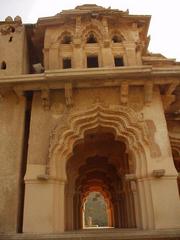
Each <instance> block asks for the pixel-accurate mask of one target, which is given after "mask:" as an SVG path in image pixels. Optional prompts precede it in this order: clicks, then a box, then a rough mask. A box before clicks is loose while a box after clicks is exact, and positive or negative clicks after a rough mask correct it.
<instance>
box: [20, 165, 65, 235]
mask: <svg viewBox="0 0 180 240" xmlns="http://www.w3.org/2000/svg"><path fill="white" fill-rule="evenodd" d="M32 168H36V169H32ZM43 171H44V169H42V166H39V165H37V166H32V167H31V166H28V170H27V173H26V177H25V184H26V188H25V189H26V190H25V204H24V225H23V232H25V233H31V232H37V233H56V232H63V231H64V185H65V182H64V181H62V180H58V179H57V180H55V179H48V178H47V179H46V178H44V179H43V178H40V177H39V179H38V176H40V175H37V174H38V172H39V173H40V172H43Z"/></svg>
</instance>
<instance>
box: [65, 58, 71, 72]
mask: <svg viewBox="0 0 180 240" xmlns="http://www.w3.org/2000/svg"><path fill="white" fill-rule="evenodd" d="M67 68H72V64H71V58H63V69H67Z"/></svg>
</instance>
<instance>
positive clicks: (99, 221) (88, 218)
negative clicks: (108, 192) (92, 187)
mask: <svg viewBox="0 0 180 240" xmlns="http://www.w3.org/2000/svg"><path fill="white" fill-rule="evenodd" d="M83 202H84V203H83V210H82V218H83V229H88V228H97V229H98V228H103V227H106V228H107V227H109V226H110V222H109V218H110V217H111V216H109V214H108V203H107V201H106V200H105V198H104V196H103V195H102V194H101V192H98V191H97V192H95V191H92V192H89V193H88V195H87V196H86V197H85V198H84V201H83Z"/></svg>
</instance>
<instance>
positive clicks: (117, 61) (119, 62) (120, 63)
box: [114, 56, 124, 67]
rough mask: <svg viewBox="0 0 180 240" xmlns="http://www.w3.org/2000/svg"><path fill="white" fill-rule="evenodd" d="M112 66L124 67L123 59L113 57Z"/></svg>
mask: <svg viewBox="0 0 180 240" xmlns="http://www.w3.org/2000/svg"><path fill="white" fill-rule="evenodd" d="M114 65H115V67H123V66H124V60H123V57H121V56H115V57H114Z"/></svg>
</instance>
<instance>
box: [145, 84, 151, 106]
mask: <svg viewBox="0 0 180 240" xmlns="http://www.w3.org/2000/svg"><path fill="white" fill-rule="evenodd" d="M152 99H153V82H147V83H145V85H144V102H145V104H147V105H149V104H150V103H151V102H152Z"/></svg>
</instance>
